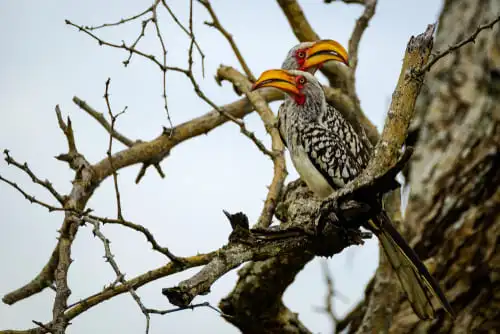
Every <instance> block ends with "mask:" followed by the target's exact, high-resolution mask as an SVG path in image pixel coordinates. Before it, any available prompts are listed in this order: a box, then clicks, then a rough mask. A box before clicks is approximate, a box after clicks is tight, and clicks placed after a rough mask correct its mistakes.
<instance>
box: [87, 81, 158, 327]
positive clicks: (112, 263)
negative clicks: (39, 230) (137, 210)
mask: <svg viewBox="0 0 500 334" xmlns="http://www.w3.org/2000/svg"><path fill="white" fill-rule="evenodd" d="M108 83H109V80H108ZM106 86H108V84H107V85H106ZM106 93H107V92H106ZM82 220H83V221H84V222H86V223H90V224H92V225H93V226H94V228H93V230H92V233H94V235H95V236H97V237H98V238H99V239H100V240H101V241H102V243H103V245H104V254H105V255H104V257H105V258H106V262H108V263H109V264H110V266H111V267H112V268H113V271H114V272H115V274H116V279H117V281H119V282H120V283H122V284H123V285H125V286H126V287H127V289H128V291H129V292H130V295H131V296H132V298H134V300H135V302H136V303H137V305H139V308H140V309H141V312H142V313H143V314H144V316H145V317H146V334H148V333H149V323H150V320H151V319H150V316H149V312H148V310H147V309H146V307H145V306H144V304H143V303H142V301H141V298H140V297H139V295H138V294H137V292H135V290H134V289H133V288H132V287H130V286H128V285H127V282H126V280H125V275H124V274H122V272H121V271H120V268H119V267H118V264H117V263H116V261H115V259H114V255H113V253H111V247H110V246H109V244H110V241H109V239H108V238H106V237H105V236H104V234H102V232H101V230H100V229H99V222H98V221H96V220H93V219H91V218H89V217H83V218H82Z"/></svg>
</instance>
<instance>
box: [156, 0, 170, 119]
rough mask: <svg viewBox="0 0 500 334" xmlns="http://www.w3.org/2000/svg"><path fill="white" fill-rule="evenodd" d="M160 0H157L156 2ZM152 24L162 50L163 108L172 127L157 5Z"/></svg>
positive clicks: (165, 62) (165, 52) (165, 54)
mask: <svg viewBox="0 0 500 334" xmlns="http://www.w3.org/2000/svg"><path fill="white" fill-rule="evenodd" d="M159 2H160V0H157V2H156V4H158V3H159ZM153 24H154V26H155V30H156V36H157V37H158V40H159V41H160V45H161V51H162V61H163V68H164V70H163V71H162V82H163V92H162V97H163V107H164V108H165V112H166V114H167V120H168V124H169V126H170V127H171V128H172V127H173V124H172V119H171V118H170V113H169V112H168V103H167V71H166V68H167V48H166V47H165V42H163V36H162V34H161V30H160V25H159V24H158V14H157V7H156V6H154V9H153Z"/></svg>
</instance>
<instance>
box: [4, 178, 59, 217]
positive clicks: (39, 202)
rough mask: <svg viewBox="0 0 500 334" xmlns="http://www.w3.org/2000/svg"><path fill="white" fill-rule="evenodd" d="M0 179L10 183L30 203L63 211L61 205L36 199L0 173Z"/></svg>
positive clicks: (51, 209)
mask: <svg viewBox="0 0 500 334" xmlns="http://www.w3.org/2000/svg"><path fill="white" fill-rule="evenodd" d="M0 181H3V182H5V183H7V184H8V185H10V186H11V187H12V188H14V189H16V190H17V191H19V192H20V193H21V194H22V195H23V196H24V198H26V199H27V200H28V201H30V202H31V203H35V204H38V205H40V206H42V207H44V208H46V209H47V210H49V212H52V211H64V208H62V207H56V206H53V205H50V204H47V203H45V202H42V201H40V200H38V199H36V198H35V196H32V195H30V194H28V193H27V192H26V191H24V190H23V189H22V188H21V187H19V186H18V185H17V183H15V182H12V181H10V180H8V179H6V178H4V177H3V176H2V175H0Z"/></svg>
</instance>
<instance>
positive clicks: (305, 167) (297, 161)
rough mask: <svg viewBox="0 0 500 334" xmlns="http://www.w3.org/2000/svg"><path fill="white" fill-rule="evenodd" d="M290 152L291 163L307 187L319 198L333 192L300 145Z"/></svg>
mask: <svg viewBox="0 0 500 334" xmlns="http://www.w3.org/2000/svg"><path fill="white" fill-rule="evenodd" d="M291 153H292V154H291V158H292V162H293V165H294V166H295V169H296V170H297V172H298V173H299V175H300V178H301V179H302V180H304V182H305V183H306V184H307V186H308V187H309V189H311V191H312V192H313V193H314V194H315V195H316V196H318V197H319V198H325V197H328V196H329V195H330V194H331V193H332V192H333V188H332V187H331V186H330V184H329V183H328V181H326V179H325V178H324V177H323V175H322V174H321V173H320V172H319V171H318V170H317V169H316V167H314V165H313V164H312V162H311V160H309V157H308V156H307V154H306V153H305V152H304V150H303V149H302V147H300V146H299V147H297V148H296V149H295V150H294V152H291Z"/></svg>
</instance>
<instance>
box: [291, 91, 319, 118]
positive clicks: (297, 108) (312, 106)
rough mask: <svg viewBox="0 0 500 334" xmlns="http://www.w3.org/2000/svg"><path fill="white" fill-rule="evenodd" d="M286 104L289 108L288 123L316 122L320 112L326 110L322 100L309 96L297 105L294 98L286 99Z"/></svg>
mask: <svg viewBox="0 0 500 334" xmlns="http://www.w3.org/2000/svg"><path fill="white" fill-rule="evenodd" d="M286 103H287V104H288V105H289V106H290V109H289V110H290V111H291V113H290V115H289V116H290V121H292V122H293V123H295V122H297V121H308V122H311V121H316V120H317V119H318V117H319V116H320V114H321V110H323V109H324V108H326V103H325V100H324V99H315V98H312V97H310V96H307V95H306V96H305V99H304V101H303V103H301V104H299V103H297V101H296V99H295V98H294V97H291V96H288V95H287V97H286Z"/></svg>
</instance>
